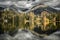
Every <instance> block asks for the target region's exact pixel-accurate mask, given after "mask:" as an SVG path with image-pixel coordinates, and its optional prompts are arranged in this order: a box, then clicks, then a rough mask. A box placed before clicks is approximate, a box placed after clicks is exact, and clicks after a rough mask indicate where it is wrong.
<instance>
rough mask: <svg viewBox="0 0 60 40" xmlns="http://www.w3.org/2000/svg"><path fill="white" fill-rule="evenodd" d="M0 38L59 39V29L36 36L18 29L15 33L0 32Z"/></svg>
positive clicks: (21, 39) (27, 39)
mask: <svg viewBox="0 0 60 40" xmlns="http://www.w3.org/2000/svg"><path fill="white" fill-rule="evenodd" d="M0 40H60V31H57V32H55V33H53V34H51V35H49V36H45V37H38V36H36V35H33V34H32V33H31V32H30V31H22V30H19V31H18V32H17V34H16V35H14V36H10V35H8V34H1V35H0Z"/></svg>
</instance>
